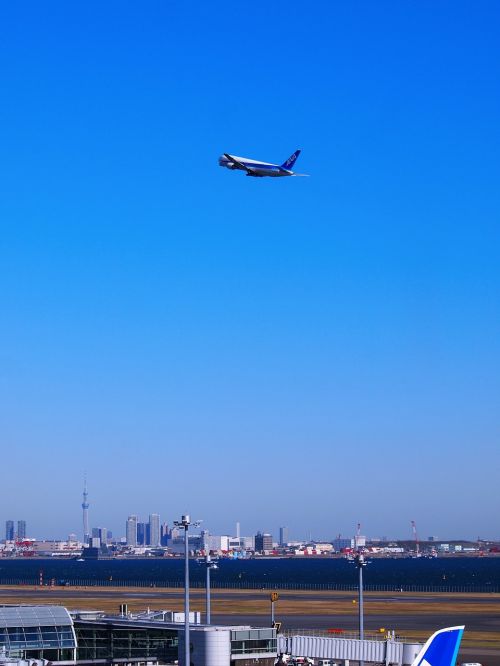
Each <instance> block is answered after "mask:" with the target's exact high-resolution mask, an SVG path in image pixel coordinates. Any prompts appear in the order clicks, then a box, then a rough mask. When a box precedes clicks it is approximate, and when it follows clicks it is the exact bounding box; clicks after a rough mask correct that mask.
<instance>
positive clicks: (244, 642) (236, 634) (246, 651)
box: [231, 629, 278, 655]
mask: <svg viewBox="0 0 500 666" xmlns="http://www.w3.org/2000/svg"><path fill="white" fill-rule="evenodd" d="M277 650H278V648H277V641H276V630H275V629H243V630H236V631H231V654H232V655H250V654H256V655H258V654H263V653H264V652H271V653H274V654H276V653H277Z"/></svg>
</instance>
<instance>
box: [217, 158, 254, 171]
mask: <svg viewBox="0 0 500 666" xmlns="http://www.w3.org/2000/svg"><path fill="white" fill-rule="evenodd" d="M224 157H227V159H228V160H229V161H230V162H234V163H235V164H237V165H238V166H239V167H240V169H243V170H244V171H246V172H247V173H251V174H252V175H253V174H254V173H255V171H254V170H253V169H251V168H250V167H247V165H246V164H243V162H240V161H239V160H237V159H235V158H234V157H233V156H232V155H230V154H229V153H224Z"/></svg>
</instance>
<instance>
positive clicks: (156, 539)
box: [149, 513, 161, 548]
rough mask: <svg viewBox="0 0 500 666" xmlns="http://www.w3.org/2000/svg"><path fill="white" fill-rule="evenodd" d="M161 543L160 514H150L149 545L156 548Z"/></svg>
mask: <svg viewBox="0 0 500 666" xmlns="http://www.w3.org/2000/svg"><path fill="white" fill-rule="evenodd" d="M160 543H161V534H160V514H159V513H152V514H151V515H150V516H149V545H150V546H153V547H154V548H156V547H157V546H159V545H160Z"/></svg>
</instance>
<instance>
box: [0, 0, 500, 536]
mask: <svg viewBox="0 0 500 666" xmlns="http://www.w3.org/2000/svg"><path fill="white" fill-rule="evenodd" d="M499 19H500V6H499V3H498V2H496V1H495V0H491V2H488V1H485V0H478V1H477V2H473V3H472V2H463V1H458V2H457V1H456V0H454V1H453V2H452V1H449V2H448V1H442V2H436V1H435V0H419V1H418V2H417V1H415V0H400V1H391V2H389V1H384V0H380V1H378V2H373V1H372V0H364V1H363V0H359V1H358V0H355V1H352V2H340V1H339V2H337V1H336V0H328V1H326V0H325V1H318V2H311V3H305V2H302V1H299V0H286V1H283V0H273V2H269V1H268V0H266V1H264V0H262V1H261V0H255V1H253V2H250V3H248V2H246V3H242V2H234V0H223V1H220V2H212V3H201V2H170V1H167V0H151V1H150V2H142V3H136V2H123V0H121V1H120V2H115V1H113V0H111V1H109V2H96V1H92V0H91V1H87V2H80V3H78V2H71V3H68V2H62V1H59V2H57V1H50V0H49V1H48V2H43V3H41V2H38V1H34V0H27V1H26V2H23V3H4V4H3V6H2V9H1V10H0V66H1V67H0V71H1V88H0V95H1V104H0V132H1V140H0V169H1V178H0V225H1V234H0V278H1V282H0V305H1V310H0V312H1V315H0V316H1V318H0V322H1V327H0V429H1V430H0V436H1V446H2V456H1V461H2V465H1V469H2V483H1V495H0V497H1V502H0V506H1V511H0V521H4V520H6V519H11V518H12V519H15V520H17V519H19V518H22V519H25V520H27V522H28V531H29V533H30V535H32V536H38V537H41V536H43V535H45V536H52V537H57V536H65V535H66V534H67V533H68V532H70V531H75V532H78V533H79V534H81V531H82V528H81V508H80V503H81V490H82V485H83V474H84V471H85V470H86V471H87V474H88V482H89V493H90V496H89V498H90V502H91V508H90V517H91V520H90V522H91V525H93V526H97V525H100V526H106V527H108V528H109V529H112V530H113V532H114V533H115V534H116V535H117V536H120V535H122V534H124V523H125V518H126V516H127V515H128V514H130V513H136V514H139V516H141V517H142V518H145V517H147V515H148V514H149V513H152V512H159V513H160V514H161V517H162V520H166V521H170V522H171V521H172V520H173V519H175V518H178V517H179V516H180V514H181V513H185V512H186V511H189V512H190V513H191V514H192V515H193V517H196V518H198V517H199V518H203V519H204V525H205V527H206V528H208V529H209V530H210V531H212V532H213V533H228V532H234V524H235V522H236V521H237V520H239V521H240V522H241V529H242V533H243V534H248V533H254V532H255V531H256V530H257V529H262V530H266V531H272V532H273V534H275V535H277V530H278V526H279V525H287V526H288V527H289V530H290V538H294V537H296V538H300V537H303V536H306V535H308V534H309V533H310V532H311V533H312V535H313V536H316V537H318V538H319V537H321V538H326V537H333V536H335V535H337V534H339V533H342V534H343V535H348V534H352V533H353V532H354V530H355V524H356V523H357V522H358V521H360V522H361V523H362V525H363V527H362V532H364V533H366V534H368V535H373V536H376V535H392V536H401V537H409V536H410V534H411V528H410V521H411V520H415V521H416V523H417V527H418V530H419V533H420V535H421V536H422V537H425V536H427V535H431V534H432V535H434V534H435V535H438V536H441V537H453V536H455V537H458V536H469V537H477V536H478V535H480V536H489V537H500V525H499V523H498V509H499V499H498V498H499V494H498V483H499V475H500V445H499V444H500V442H499V434H500V432H499V431H500V428H499V403H500V400H499V397H500V391H499V388H500V386H499V384H500V380H499V377H500V372H499V371H500V367H499V366H500V363H499V361H500V315H499V312H500V309H499V308H500V289H499V287H500V261H499V259H500V257H499V255H500V250H499V247H500V246H499V241H500V238H499V236H500V234H499V209H500V206H499V204H500V195H499V179H500V167H499V155H500V132H499V117H500V116H499V112H500V108H499V107H500V77H499V73H498V72H499V69H498V64H499V61H500V46H499V40H498V24H499ZM296 148H301V149H302V151H303V152H302V155H301V156H300V158H299V161H298V162H297V165H296V168H297V170H298V171H302V172H305V173H309V174H311V177H310V178H300V179H299V178H284V179H257V178H246V177H245V176H244V175H243V173H240V172H231V171H228V170H225V169H221V168H219V167H218V165H217V159H218V156H219V155H220V154H221V153H222V152H232V153H235V154H237V155H245V156H248V157H254V158H257V159H263V160H267V161H272V162H274V161H277V162H282V161H284V160H285V159H286V158H287V157H288V156H289V155H290V154H291V153H292V152H293V151H294V150H295V149H296ZM0 524H1V523H0Z"/></svg>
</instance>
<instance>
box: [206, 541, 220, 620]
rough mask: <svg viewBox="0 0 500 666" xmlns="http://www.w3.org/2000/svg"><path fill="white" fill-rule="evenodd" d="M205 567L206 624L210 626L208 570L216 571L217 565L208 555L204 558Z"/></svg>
mask: <svg viewBox="0 0 500 666" xmlns="http://www.w3.org/2000/svg"><path fill="white" fill-rule="evenodd" d="M204 564H205V567H206V569H207V584H206V615H207V617H206V623H207V624H210V569H218V567H217V563H216V562H214V561H213V560H212V558H211V557H210V554H209V553H207V554H206V556H205V562H204Z"/></svg>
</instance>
